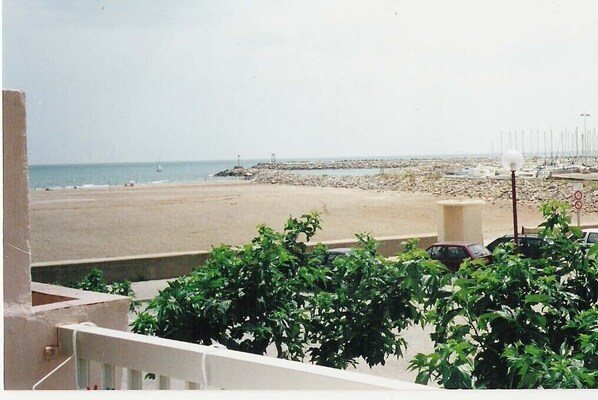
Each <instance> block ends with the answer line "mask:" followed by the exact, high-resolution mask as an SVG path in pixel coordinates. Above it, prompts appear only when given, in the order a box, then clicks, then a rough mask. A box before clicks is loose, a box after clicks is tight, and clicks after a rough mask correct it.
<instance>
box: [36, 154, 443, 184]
mask: <svg viewBox="0 0 598 400" xmlns="http://www.w3.org/2000/svg"><path fill="white" fill-rule="evenodd" d="M435 157H438V156H435ZM444 157H450V155H446V156H444ZM401 158H402V159H407V158H413V157H410V156H404V157H400V156H399V157H339V158H326V159H313V161H323V160H366V159H401ZM419 158H426V157H424V156H421V157H419ZM305 160H306V159H279V160H278V161H279V162H286V161H305ZM260 162H270V160H265V159H263V160H250V159H248V160H219V161H176V162H162V163H160V167H161V168H162V172H158V171H157V167H158V163H115V164H107V163H105V164H67V165H30V166H29V187H30V189H33V190H42V189H57V188H75V187H77V188H85V187H102V186H106V187H107V186H112V185H117V186H122V185H124V184H125V183H128V182H134V183H135V185H152V184H162V183H191V182H203V181H212V180H231V179H239V178H219V177H215V176H214V175H215V174H216V173H218V172H220V171H224V170H226V169H231V168H233V167H234V166H236V165H241V166H242V167H244V168H249V167H252V166H254V165H255V164H258V163H260ZM293 172H294V173H298V174H312V175H351V176H363V175H375V174H378V173H380V170H379V169H339V170H334V169H326V170H309V171H300V170H295V171H293Z"/></svg>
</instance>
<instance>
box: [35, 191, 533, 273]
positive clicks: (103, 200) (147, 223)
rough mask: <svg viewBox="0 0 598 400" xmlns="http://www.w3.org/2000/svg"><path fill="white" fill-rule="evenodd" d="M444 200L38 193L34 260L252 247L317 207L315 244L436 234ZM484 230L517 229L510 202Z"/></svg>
mask: <svg viewBox="0 0 598 400" xmlns="http://www.w3.org/2000/svg"><path fill="white" fill-rule="evenodd" d="M472 197H475V196H472ZM445 199H446V198H438V197H434V196H432V195H428V194H421V193H404V192H395V191H370V190H361V189H344V188H321V187H309V186H286V185H271V184H258V183H254V182H251V181H234V182H207V183H205V182H204V183H198V184H190V185H163V186H135V187H123V186H119V187H111V188H93V189H66V190H54V191H32V192H31V193H30V223H31V251H32V261H33V262H43V261H58V260H73V259H85V258H96V257H115V256H130V255H139V254H154V253H164V252H179V251H195V250H210V249H211V247H212V246H217V245H220V244H223V243H225V244H231V245H238V244H243V243H247V242H248V241H250V240H251V239H252V238H253V237H254V236H255V234H256V226H257V225H259V224H266V225H268V226H271V227H273V228H274V229H281V228H282V227H283V225H284V223H285V221H286V220H287V218H288V217H289V216H293V217H300V216H301V214H303V213H308V212H312V211H317V212H319V213H320V215H321V220H322V230H321V231H320V232H319V233H318V234H317V235H316V237H315V240H316V241H325V240H335V239H347V238H353V237H354V235H355V234H356V233H361V232H369V233H371V234H372V235H374V236H393V235H409V234H418V233H430V232H436V231H437V221H436V218H437V214H438V206H437V204H436V202H437V201H438V200H445ZM518 211H519V212H518V215H519V223H520V225H525V226H536V225H537V224H538V223H539V222H541V216H540V214H539V212H538V211H537V209H536V207H531V206H525V205H520V206H519V207H518ZM482 227H483V232H484V238H485V240H491V239H493V238H495V237H497V236H499V235H501V234H504V233H509V232H511V230H512V209H511V203H510V201H508V200H497V201H494V202H492V203H490V202H487V203H486V205H485V206H484V208H483V211H482Z"/></svg>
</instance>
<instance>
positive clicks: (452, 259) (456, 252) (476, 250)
mask: <svg viewBox="0 0 598 400" xmlns="http://www.w3.org/2000/svg"><path fill="white" fill-rule="evenodd" d="M426 251H427V252H428V254H429V255H430V258H432V259H433V260H438V261H440V262H441V263H443V264H444V265H446V266H447V268H448V269H449V271H451V272H455V271H457V270H458V269H459V267H460V266H461V264H462V263H463V261H465V260H466V259H470V260H478V259H481V260H483V261H484V263H486V264H488V263H490V262H492V253H491V252H490V250H488V249H487V248H486V247H484V245H482V244H480V243H471V242H438V243H434V244H433V245H431V246H430V247H428V248H427V249H426Z"/></svg>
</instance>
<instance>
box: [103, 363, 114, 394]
mask: <svg viewBox="0 0 598 400" xmlns="http://www.w3.org/2000/svg"><path fill="white" fill-rule="evenodd" d="M103 389H106V390H112V389H116V368H115V367H114V365H110V364H104V387H103Z"/></svg>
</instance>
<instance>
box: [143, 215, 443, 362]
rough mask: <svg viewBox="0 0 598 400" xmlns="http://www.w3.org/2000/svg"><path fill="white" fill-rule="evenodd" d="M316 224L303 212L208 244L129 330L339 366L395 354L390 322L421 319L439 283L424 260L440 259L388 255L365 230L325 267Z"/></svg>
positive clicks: (400, 325)
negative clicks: (232, 241)
mask: <svg viewBox="0 0 598 400" xmlns="http://www.w3.org/2000/svg"><path fill="white" fill-rule="evenodd" d="M318 229H320V221H319V217H318V216H317V214H309V215H303V216H302V218H301V219H299V220H298V219H294V218H290V219H289V220H288V221H287V223H286V225H285V228H284V232H283V233H278V232H275V231H273V230H272V229H270V228H268V227H265V226H260V227H259V228H258V236H257V237H256V238H254V239H253V240H252V242H251V243H249V244H247V245H245V246H243V247H241V248H233V247H230V246H220V247H218V248H215V249H214V250H213V251H212V253H211V255H210V258H209V260H208V262H207V264H206V265H205V267H201V268H198V269H196V270H195V271H193V273H191V274H190V275H188V276H185V277H181V278H179V279H177V280H175V281H173V282H171V283H170V284H169V286H168V287H167V288H166V289H165V290H163V291H162V292H160V294H159V296H158V297H156V298H154V299H153V300H152V301H151V302H150V303H149V305H148V307H147V309H146V310H145V311H144V312H143V313H141V314H140V315H139V317H138V318H137V320H136V321H134V322H133V324H132V329H133V331H134V332H138V333H144V334H151V335H157V336H160V337H166V338H170V339H177V340H183V341H188V342H193V343H200V344H207V345H209V344H212V343H214V342H218V343H220V344H222V345H225V346H226V347H227V348H229V349H234V350H241V351H245V352H250V353H255V354H264V353H265V352H266V350H267V348H268V347H269V346H270V345H274V347H275V348H276V351H277V354H276V355H277V356H278V357H281V358H287V359H293V360H303V359H304V358H305V357H306V356H309V359H310V361H312V362H314V363H317V364H320V365H327V366H333V367H337V368H346V367H347V366H348V365H351V364H355V363H356V362H357V360H358V358H359V357H363V358H364V359H365V360H366V362H367V363H368V364H369V365H370V366H371V365H375V364H380V363H382V364H383V363H384V360H385V358H386V357H387V356H388V355H391V354H394V355H396V356H400V355H401V354H402V352H403V349H404V347H405V345H406V344H405V341H404V340H403V339H402V338H401V337H400V336H399V335H398V334H397V332H400V331H401V330H402V329H404V328H405V327H407V326H409V325H411V324H413V323H416V322H418V321H419V320H420V319H421V316H422V310H423V309H424V308H425V301H424V293H426V291H427V290H429V289H428V287H433V286H434V285H433V284H432V282H436V286H438V287H439V284H438V279H436V280H434V279H430V278H429V272H428V270H430V271H433V273H437V272H438V271H441V270H442V268H441V267H439V264H438V263H436V262H434V261H431V260H429V259H428V258H427V256H426V254H425V252H423V253H422V252H417V253H415V252H414V253H413V254H411V255H409V256H404V257H403V258H399V261H397V262H390V261H388V260H387V259H385V258H384V257H381V256H380V255H378V253H377V247H378V244H377V242H376V241H375V240H373V239H372V238H371V237H370V236H369V235H360V236H358V238H359V247H358V248H355V249H354V251H353V252H352V253H351V254H350V255H348V256H346V257H338V258H336V259H335V260H334V263H333V266H332V267H331V268H328V267H327V266H325V265H324V262H325V255H326V248H325V247H324V246H323V245H321V244H318V245H316V246H315V247H314V249H313V251H311V252H308V251H307V247H306V244H305V242H306V241H308V240H309V239H310V238H311V237H312V236H313V235H314V234H315V233H316V231H317V230H318ZM300 238H301V239H303V240H299V239H300ZM424 271H425V272H424ZM424 275H425V278H424ZM422 282H425V283H426V284H427V285H426V288H423V287H422Z"/></svg>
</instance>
